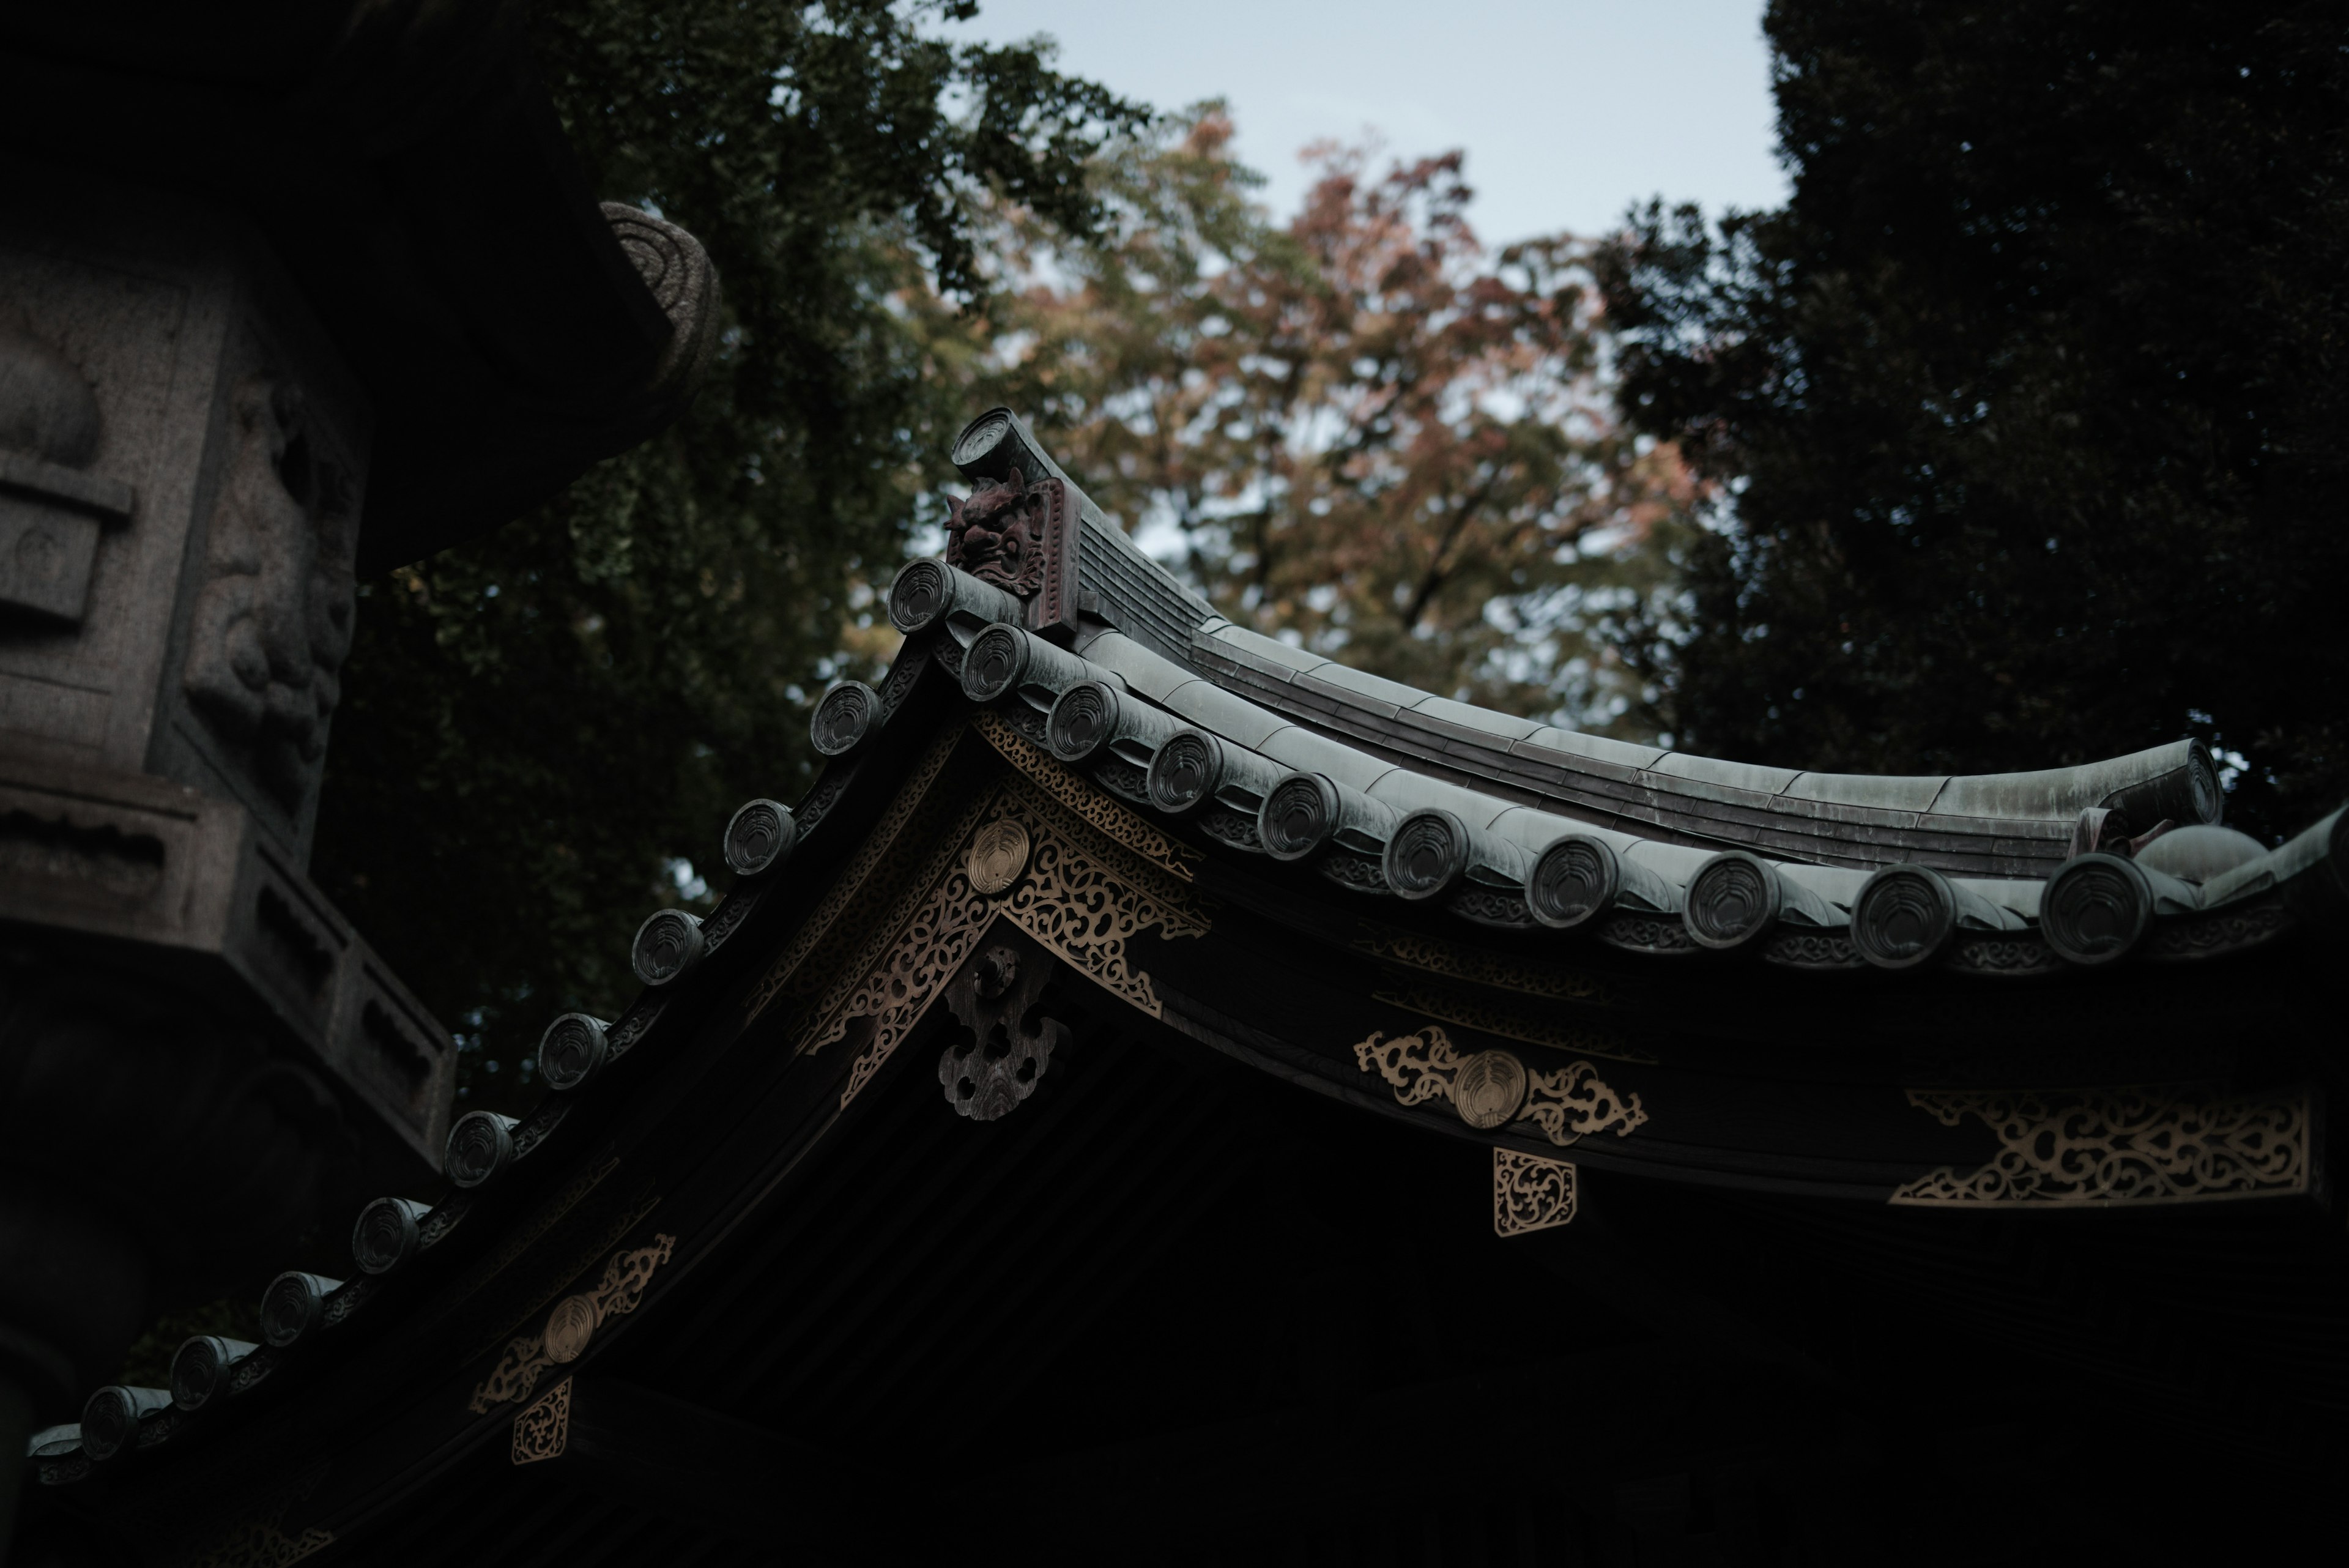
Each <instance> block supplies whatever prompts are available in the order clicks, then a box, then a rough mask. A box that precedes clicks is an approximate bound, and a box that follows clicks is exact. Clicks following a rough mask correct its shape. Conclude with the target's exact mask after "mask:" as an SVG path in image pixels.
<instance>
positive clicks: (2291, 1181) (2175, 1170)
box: [1892, 1088, 2309, 1209]
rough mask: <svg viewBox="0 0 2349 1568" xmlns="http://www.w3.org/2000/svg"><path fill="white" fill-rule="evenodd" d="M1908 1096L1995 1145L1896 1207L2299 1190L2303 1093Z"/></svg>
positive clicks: (1911, 1191)
mask: <svg viewBox="0 0 2349 1568" xmlns="http://www.w3.org/2000/svg"><path fill="white" fill-rule="evenodd" d="M1909 1104H1910V1105H1912V1106H1916V1107H1917V1108H1918V1109H1920V1110H1922V1111H1926V1112H1928V1113H1930V1115H1931V1116H1932V1117H1933V1119H1934V1120H1936V1121H1938V1122H1940V1124H1941V1125H1942V1126H1944V1127H1956V1126H1957V1125H1958V1124H1959V1123H1960V1122H1961V1121H1963V1120H1964V1119H1965V1118H1966V1117H1967V1116H1973V1117H1976V1118H1977V1119H1979V1120H1980V1121H1981V1122H1982V1124H1983V1125H1984V1126H1986V1127H1989V1128H1990V1129H1991V1131H1992V1132H1993V1133H1995V1134H1996V1135H1997V1137H1998V1141H1999V1146H2000V1147H1999V1152H1998V1154H1997V1156H1996V1158H1993V1159H1992V1160H1991V1162H1990V1163H1989V1164H1987V1165H1983V1166H1979V1167H1977V1168H1974V1169H1972V1170H1965V1171H1961V1170H1959V1169H1957V1168H1955V1167H1952V1166H1946V1165H1945V1166H1943V1167H1941V1168H1940V1169H1939V1170H1935V1171H1933V1172H1931V1173H1930V1174H1929V1175H1926V1176H1922V1177H1920V1178H1919V1179H1916V1180H1915V1181H1911V1182H1909V1184H1908V1185H1906V1186H1904V1187H1902V1188H1901V1189H1899V1191H1897V1192H1895V1193H1894V1194H1893V1195H1892V1201H1893V1202H1894V1203H1899V1204H1944V1203H1949V1204H1961V1205H1963V1206H1965V1207H1968V1208H1973V1209H2020V1208H2026V1207H2036V1206H2038V1205H2041V1204H2047V1203H2071V1204H2098V1205H2102V1204H2116V1203H2128V1204H2156V1203H2213V1202H2223V1201H2225V1200H2227V1199H2237V1198H2269V1197H2274V1196H2277V1195H2280V1194H2285V1193H2295V1192H2306V1191H2307V1190H2308V1180H2309V1096H2308V1092H2307V1090H2305V1089H2294V1090H2292V1091H2289V1092H2287V1093H2283V1094H2279V1095H2272V1096H2246V1097H2240V1098H2234V1099H2222V1098H2219V1097H2217V1096H2211V1095H2207V1094H2195V1093H2193V1092H2191V1091H2186V1090H2178V1089H2171V1088H2122V1089H2106V1090H2098V1091H2095V1092H2088V1093H2075V1094H2066V1093H2060V1092H2054V1091H2041V1090H2028V1089H2016V1090H1992V1091H1986V1092H1964V1091H1951V1090H1923V1089H1911V1090H1909Z"/></svg>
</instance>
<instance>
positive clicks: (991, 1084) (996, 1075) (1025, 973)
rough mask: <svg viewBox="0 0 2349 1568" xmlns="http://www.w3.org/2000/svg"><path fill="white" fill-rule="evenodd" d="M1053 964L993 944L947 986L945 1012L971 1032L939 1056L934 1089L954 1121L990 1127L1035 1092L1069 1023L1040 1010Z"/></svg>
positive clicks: (1065, 1041) (1033, 954)
mask: <svg viewBox="0 0 2349 1568" xmlns="http://www.w3.org/2000/svg"><path fill="white" fill-rule="evenodd" d="M1056 967H1057V966H1056V965H1055V964H1053V963H1052V962H1051V961H1050V960H1049V959H1048V958H1046V957H1045V956H1044V955H1043V954H1041V953H1037V952H1030V953H1027V954H1025V955H1023V954H1022V953H1021V952H1020V950H1019V949H1018V948H1016V947H1013V946H1011V945H1009V944H1008V943H1004V942H993V943H989V944H988V946H986V947H984V948H982V949H980V950H979V951H978V954H977V955H976V956H975V957H973V958H972V959H971V960H970V961H969V962H968V963H966V964H964V965H963V967H962V969H961V971H959V972H957V974H956V976H955V977H954V979H953V980H951V981H947V992H946V1002H947V1010H948V1011H949V1012H952V1013H953V1014H954V1016H955V1018H956V1020H957V1022H958V1023H961V1024H962V1026H963V1028H964V1029H965V1030H966V1031H968V1033H966V1034H965V1035H964V1036H963V1037H962V1038H960V1039H958V1040H957V1041H955V1042H954V1043H953V1044H949V1045H948V1046H947V1048H946V1050H945V1051H944V1052H943V1053H941V1054H939V1056H938V1085H939V1086H940V1087H941V1088H943V1089H944V1090H945V1091H946V1096H947V1104H948V1105H950V1106H954V1108H955V1112H956V1114H957V1115H958V1116H968V1117H969V1118H970V1119H971V1120H973V1121H978V1122H991V1121H996V1120H999V1119H1000V1118H1002V1117H1004V1116H1009V1114H1010V1113H1011V1112H1012V1111H1013V1110H1014V1109H1016V1108H1017V1107H1018V1106H1019V1103H1020V1102H1021V1101H1023V1100H1025V1099H1026V1098H1027V1097H1028V1096H1030V1095H1032V1094H1034V1093H1035V1092H1036V1085H1037V1084H1038V1083H1039V1082H1040V1081H1041V1080H1042V1078H1043V1076H1044V1073H1045V1070H1046V1069H1047V1068H1049V1067H1050V1066H1051V1064H1052V1053H1053V1051H1054V1050H1056V1049H1061V1048H1065V1047H1066V1046H1067V1044H1068V1042H1069V1030H1068V1027H1067V1025H1065V1024H1063V1023H1061V1022H1060V1021H1059V1020H1057V1019H1052V1018H1047V1017H1045V1016H1043V1015H1042V1014H1041V1013H1040V1012H1037V1010H1036V1009H1037V1004H1038V1002H1040V1000H1041V999H1042V997H1043V994H1044V987H1045V986H1046V985H1047V984H1048V983H1049V982H1050V980H1051V977H1052V971H1053V970H1054V969H1055V968H1056Z"/></svg>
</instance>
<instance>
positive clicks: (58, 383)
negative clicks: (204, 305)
mask: <svg viewBox="0 0 2349 1568" xmlns="http://www.w3.org/2000/svg"><path fill="white" fill-rule="evenodd" d="M98 433H99V427H98V400H97V398H96V397H95V396H94V395H93V394H92V392H91V391H90V387H89V382H88V380H87V379H85V378H84V377H83V376H82V374H81V372H80V371H79V370H78V369H75V368H74V367H73V366H72V365H71V364H69V363H68V362H67V359H66V358H65V356H64V355H62V354H60V353H58V352H57V349H55V348H52V347H50V346H49V345H48V344H47V343H45V342H43V341H42V340H41V339H39V338H38V337H34V336H33V335H32V334H31V333H30V332H28V331H26V330H25V329H23V328H21V327H6V326H0V607H8V608H13V609H18V610H30V611H33V612H35V613H36V614H39V615H43V616H48V617H52V618H56V619H58V620H63V621H68V622H71V621H78V620H80V619H81V618H82V615H83V612H84V610H85V609H86V608H87V607H88V601H89V574H90V567H91V566H92V565H93V564H94V563H95V561H96V560H97V557H98V525H99V524H100V522H101V521H114V520H119V519H121V518H124V517H127V516H128V515H129V511H130V492H129V487H128V486H127V485H124V484H121V483H117V482H115V481H111V480H100V479H97V478H93V477H92V476H90V475H88V474H87V473H84V472H81V471H82V470H84V469H86V468H88V466H89V465H90V463H91V462H93V461H94V460H95V459H96V458H97V456H98Z"/></svg>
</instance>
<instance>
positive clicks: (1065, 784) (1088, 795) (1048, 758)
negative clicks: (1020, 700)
mask: <svg viewBox="0 0 2349 1568" xmlns="http://www.w3.org/2000/svg"><path fill="white" fill-rule="evenodd" d="M970 722H971V727H972V728H973V729H975V730H977V731H978V732H979V734H980V735H982V736H983V737H985V738H986V741H987V743H988V745H991V746H993V747H994V748H995V749H996V750H997V751H999V752H1001V753H1003V756H1004V760H1005V761H1007V762H1009V763H1010V764H1011V765H1012V766H1013V767H1016V768H1018V769H1019V771H1020V772H1021V773H1023V774H1027V775H1028V776H1029V778H1030V779H1032V780H1034V781H1035V783H1036V784H1038V785H1039V786H1040V787H1041V788H1042V789H1043V791H1044V792H1045V793H1046V794H1049V795H1050V796H1051V797H1052V798H1053V799H1054V800H1057V801H1059V802H1060V803H1061V805H1064V806H1066V807H1068V808H1069V810H1071V811H1072V812H1074V813H1076V815H1078V817H1079V818H1081V820H1082V821H1083V822H1084V823H1085V824H1086V825H1087V826H1092V827H1094V828H1097V829H1099V830H1100V831H1101V832H1102V833H1105V834H1107V835H1108V836H1110V837H1112V838H1113V839H1115V840H1116V841H1117V842H1118V843H1119V844H1122V845H1123V846H1125V847H1126V848H1128V849H1130V850H1132V851H1133V853H1134V854H1136V855H1139V856H1141V857H1143V859H1144V860H1146V861H1148V862H1149V863H1150V864H1151V865H1153V866H1155V867H1158V869H1160V870H1161V871H1164V872H1166V873H1168V874H1169V875H1171V876H1175V877H1181V878H1183V880H1185V882H1188V881H1190V880H1191V866H1192V863H1193V862H1194V861H1195V860H1196V859H1197V858H1198V853H1197V851H1195V850H1193V849H1190V848H1187V847H1185V846H1183V845H1180V844H1177V843H1175V842H1174V840H1173V839H1171V838H1169V837H1167V836H1165V835H1164V834H1163V833H1161V832H1159V831H1158V829H1156V828H1155V827H1153V826H1151V825H1150V824H1149V823H1148V822H1146V821H1144V820H1143V818H1142V817H1140V816H1137V815H1134V814H1133V812H1130V811H1128V810H1126V809H1125V807H1123V806H1122V805H1118V804H1117V803H1116V802H1115V801H1113V800H1111V799H1109V798H1107V797H1106V796H1104V795H1103V794H1102V793H1101V792H1100V791H1099V790H1097V789H1095V788H1094V787H1093V786H1092V784H1087V783H1086V782H1085V781H1084V780H1083V779H1081V778H1079V777H1078V776H1077V775H1076V774H1073V773H1071V772H1070V771H1069V769H1068V768H1066V767H1064V766H1063V765H1061V763H1059V762H1058V761H1056V760H1055V759H1054V758H1053V756H1052V754H1051V753H1049V752H1047V751H1045V750H1044V749H1043V748H1042V747H1040V746H1039V745H1037V744H1036V743H1035V742H1031V741H1030V740H1029V739H1028V738H1027V737H1025V736H1024V735H1022V734H1020V733H1019V732H1018V731H1017V730H1015V729H1013V728H1012V727H1011V725H1010V724H1009V722H1007V721H1006V720H1005V719H1004V717H1003V715H1002V714H1000V713H998V712H996V711H994V710H993V709H991V708H986V709H981V710H980V711H978V712H977V713H974V714H972V715H971V721H970ZM1138 787H1139V785H1138V782H1137V788H1138Z"/></svg>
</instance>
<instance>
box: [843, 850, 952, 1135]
mask: <svg viewBox="0 0 2349 1568" xmlns="http://www.w3.org/2000/svg"><path fill="white" fill-rule="evenodd" d="M994 909H995V906H994V904H993V903H992V902H991V901H990V900H988V898H987V897H986V896H985V895H984V894H981V893H978V892H977V891H976V890H974V889H973V888H972V887H971V885H970V874H969V873H968V871H967V870H965V869H964V868H963V867H955V868H954V869H953V870H952V871H951V872H949V873H948V874H947V876H946V877H944V878H943V879H942V880H940V881H939V882H937V883H936V885H935V886H933V887H932V888H930V890H929V896H928V897H927V898H925V899H923V901H922V904H921V907H920V908H919V909H916V910H915V911H914V914H913V918H912V919H910V920H909V921H908V922H907V923H906V924H905V926H904V927H903V928H902V929H900V930H899V931H898V932H897V934H896V937H895V940H894V941H892V942H891V943H890V945H889V947H888V949H887V950H886V952H885V954H884V955H883V957H882V958H881V960H880V962H879V965H878V967H876V968H874V969H873V970H872V971H869V972H868V973H866V975H865V977H864V981H863V983H862V984H860V985H858V986H857V987H856V988H855V989H854V991H853V992H850V993H849V994H848V995H847V996H846V997H845V998H844V999H843V1001H842V1002H840V1003H839V1004H838V1005H836V1006H834V1007H833V1009H832V1010H831V1012H830V1017H829V1021H828V1023H826V1024H825V1026H824V1027H823V1029H822V1030H821V1031H820V1032H816V1033H812V1037H811V1038H810V1039H809V1041H808V1043H807V1044H806V1045H805V1046H803V1047H802V1049H804V1050H807V1051H811V1052H812V1051H821V1050H823V1048H824V1047H825V1046H826V1045H829V1044H832V1043H833V1042H834V1041H836V1040H840V1039H843V1038H844V1037H846V1035H847V1034H848V1033H849V1030H850V1028H851V1027H852V1026H853V1025H854V1023H857V1022H858V1021H860V1020H867V1019H869V1020H870V1021H871V1027H872V1032H871V1033H870V1034H869V1035H868V1036H866V1037H865V1039H864V1048H863V1049H862V1050H861V1051H859V1052H858V1053H857V1055H856V1061H855V1062H854V1064H853V1065H851V1066H850V1068H849V1070H848V1083H847V1085H846V1086H845V1087H843V1089H842V1090H841V1092H840V1103H841V1106H843V1108H845V1107H846V1106H847V1105H848V1103H849V1102H850V1101H851V1100H854V1098H855V1097H856V1096H857V1092H858V1091H859V1090H861V1089H863V1088H864V1085H866V1084H867V1083H868V1082H870V1081H871V1080H872V1077H873V1075H874V1074H875V1073H877V1072H879V1071H880V1070H881V1067H882V1065H883V1064H885V1063H886V1062H887V1061H888V1060H889V1057H890V1054H892V1053H894V1052H895V1050H896V1049H897V1046H898V1045H899V1044H900V1043H902V1042H903V1041H904V1040H905V1036H906V1035H907V1034H908V1033H911V1032H912V1030H913V1027H914V1025H915V1024H916V1023H918V1022H920V1020H921V1016H922V1014H923V1012H926V1010H927V1009H928V1007H929V1005H930V1002H931V1001H932V999H934V998H935V997H936V995H937V993H938V992H939V991H940V989H941V988H943V987H944V986H945V985H946V982H947V981H948V980H949V979H950V978H952V977H953V975H954V972H955V971H957V970H958V969H960V968H961V967H962V964H963V961H964V960H965V959H967V958H968V957H969V956H970V950H971V949H972V948H973V947H974V946H975V945H977V943H978V938H979V933H980V931H981V930H983V929H985V928H986V926H987V923H988V918H989V917H990V916H991V915H992V914H993V912H994Z"/></svg>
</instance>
